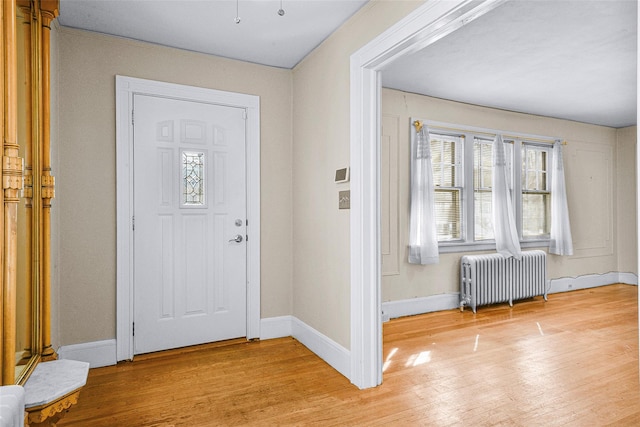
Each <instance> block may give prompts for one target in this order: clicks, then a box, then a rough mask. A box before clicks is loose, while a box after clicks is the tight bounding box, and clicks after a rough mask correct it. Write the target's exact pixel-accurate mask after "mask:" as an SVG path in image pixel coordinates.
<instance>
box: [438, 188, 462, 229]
mask: <svg viewBox="0 0 640 427" xmlns="http://www.w3.org/2000/svg"><path fill="white" fill-rule="evenodd" d="M435 202H436V230H437V233H438V240H439V241H443V240H445V241H446V240H458V239H460V238H461V237H462V231H461V228H462V227H461V224H462V217H461V209H460V208H461V206H460V190H459V189H450V190H441V189H437V190H435Z"/></svg>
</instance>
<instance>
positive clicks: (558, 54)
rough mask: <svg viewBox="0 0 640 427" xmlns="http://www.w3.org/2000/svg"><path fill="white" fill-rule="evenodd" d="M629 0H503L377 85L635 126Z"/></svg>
mask: <svg viewBox="0 0 640 427" xmlns="http://www.w3.org/2000/svg"><path fill="white" fill-rule="evenodd" d="M636 8H637V3H636V1H620V0H616V1H611V0H609V1H564V0H563V1H512V2H508V3H505V4H504V5H502V6H500V7H498V8H496V9H494V11H492V12H490V13H488V14H487V15H484V16H482V17H480V18H479V19H478V20H476V21H474V22H472V23H470V24H467V25H465V26H464V27H462V28H461V29H460V30H458V31H456V32H454V33H452V34H451V35H449V36H447V37H445V38H443V39H441V40H439V41H437V42H436V43H434V44H433V45H431V46H428V47H427V48H426V49H424V50H422V51H420V52H418V53H416V54H413V55H411V56H409V57H404V58H402V59H400V60H398V61H396V62H394V63H393V64H392V65H391V66H390V67H389V69H387V70H385V71H384V72H383V74H382V77H383V85H384V86H385V87H391V88H395V89H400V90H404V91H407V92H414V93H420V94H424V95H429V96H434V97H438V98H445V99H452V100H456V101H461V102H465V103H469V104H476V105H484V106H489V107H495V108H500V109H505V110H510V111H519V112H524V113H529V114H537V115H542V116H550V117H558V118H563V119H568V120H575V121H579V122H586V123H593V124H599V125H604V126H611V127H624V126H629V125H633V124H636V108H637V102H636V96H637V90H636V80H637V68H636V67H637V22H638V21H637V14H636V13H637V12H636Z"/></svg>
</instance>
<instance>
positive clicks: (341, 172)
mask: <svg viewBox="0 0 640 427" xmlns="http://www.w3.org/2000/svg"><path fill="white" fill-rule="evenodd" d="M335 181H336V182H349V168H342V169H336V179H335Z"/></svg>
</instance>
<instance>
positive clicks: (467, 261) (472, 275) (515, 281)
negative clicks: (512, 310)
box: [460, 250, 547, 313]
mask: <svg viewBox="0 0 640 427" xmlns="http://www.w3.org/2000/svg"><path fill="white" fill-rule="evenodd" d="M546 283H547V254H546V253H545V252H544V251H540V250H535V251H526V252H522V259H521V260H517V259H515V258H513V257H511V258H506V257H505V256H503V255H500V254H498V253H495V254H487V255H465V256H463V257H462V258H461V259H460V310H461V311H462V310H464V306H465V305H466V306H470V307H471V309H472V310H473V312H474V313H475V312H476V308H477V306H479V305H486V304H494V303H500V302H507V301H508V302H509V305H511V306H512V305H513V301H514V300H519V299H524V298H531V297H535V296H538V295H542V296H544V299H545V301H546V300H547V287H546Z"/></svg>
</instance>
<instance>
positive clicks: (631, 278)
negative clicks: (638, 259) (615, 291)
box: [618, 273, 638, 286]
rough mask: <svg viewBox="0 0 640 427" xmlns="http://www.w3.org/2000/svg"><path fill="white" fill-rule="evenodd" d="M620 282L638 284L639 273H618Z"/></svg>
mask: <svg viewBox="0 0 640 427" xmlns="http://www.w3.org/2000/svg"><path fill="white" fill-rule="evenodd" d="M618 275H619V277H618V283H624V284H625V285H636V286H637V285H638V275H637V274H635V273H618Z"/></svg>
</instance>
